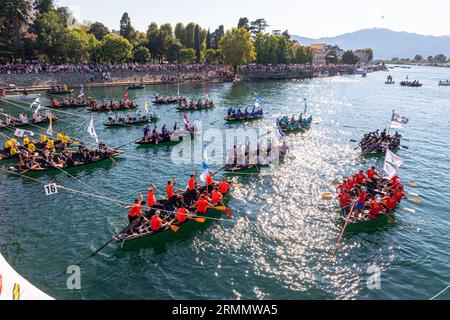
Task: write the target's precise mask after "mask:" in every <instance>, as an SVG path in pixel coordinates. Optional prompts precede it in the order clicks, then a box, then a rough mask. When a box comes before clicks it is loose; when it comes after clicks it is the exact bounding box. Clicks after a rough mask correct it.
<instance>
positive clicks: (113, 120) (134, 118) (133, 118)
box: [106, 111, 158, 125]
mask: <svg viewBox="0 0 450 320" xmlns="http://www.w3.org/2000/svg"><path fill="white" fill-rule="evenodd" d="M157 120H158V116H157V115H156V113H155V112H153V113H144V114H142V113H141V111H137V112H129V113H127V114H126V115H125V114H120V113H119V114H117V112H114V113H112V112H110V113H109V115H108V121H107V122H106V124H107V125H111V124H133V123H140V122H154V121H157Z"/></svg>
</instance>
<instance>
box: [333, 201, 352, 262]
mask: <svg viewBox="0 0 450 320" xmlns="http://www.w3.org/2000/svg"><path fill="white" fill-rule="evenodd" d="M355 206H356V202H354V203H353V205H352V208H351V209H350V213H349V214H348V216H347V220H346V221H345V224H344V228H342V232H341V235H340V236H339V240H338V242H337V243H336V246H335V247H334V251H333V255H332V256H333V257H334V256H335V255H336V252H337V249H338V247H339V244H340V243H341V240H342V237H343V236H344V232H345V229H347V226H348V223H349V222H350V218H351V217H352V215H353V210H354V209H355Z"/></svg>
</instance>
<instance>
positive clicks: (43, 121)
mask: <svg viewBox="0 0 450 320" xmlns="http://www.w3.org/2000/svg"><path fill="white" fill-rule="evenodd" d="M58 119H59V118H58V117H56V116H52V121H53V122H54V121H58ZM32 120H33V119H29V122H28V123H22V122H16V123H15V124H13V125H7V124H1V125H0V129H2V128H25V127H29V126H39V125H43V124H49V123H50V119H48V118H46V119H43V120H42V121H40V122H35V121H32Z"/></svg>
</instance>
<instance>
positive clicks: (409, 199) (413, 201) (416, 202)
mask: <svg viewBox="0 0 450 320" xmlns="http://www.w3.org/2000/svg"><path fill="white" fill-rule="evenodd" d="M408 201H410V202H412V203H415V204H422V203H423V201H422V200H419V199H412V198H408Z"/></svg>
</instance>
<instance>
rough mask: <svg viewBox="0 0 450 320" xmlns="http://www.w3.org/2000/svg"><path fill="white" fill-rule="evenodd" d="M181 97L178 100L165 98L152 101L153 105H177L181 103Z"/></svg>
mask: <svg viewBox="0 0 450 320" xmlns="http://www.w3.org/2000/svg"><path fill="white" fill-rule="evenodd" d="M181 99H182V98H181V97H178V98H163V99H158V98H155V100H152V103H153V104H175V103H178V102H180V101H181Z"/></svg>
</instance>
